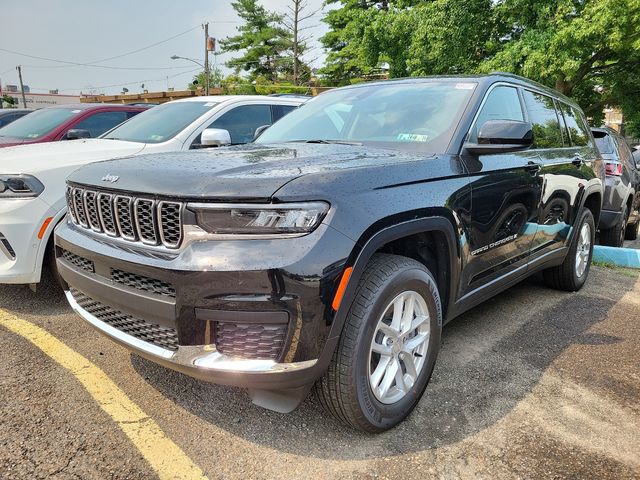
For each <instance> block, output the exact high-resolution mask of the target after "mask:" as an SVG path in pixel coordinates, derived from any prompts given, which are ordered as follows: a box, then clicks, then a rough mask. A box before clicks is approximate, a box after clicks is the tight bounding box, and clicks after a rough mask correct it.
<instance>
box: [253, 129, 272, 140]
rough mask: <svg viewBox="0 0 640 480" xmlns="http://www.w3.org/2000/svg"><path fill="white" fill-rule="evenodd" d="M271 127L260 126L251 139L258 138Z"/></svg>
mask: <svg viewBox="0 0 640 480" xmlns="http://www.w3.org/2000/svg"><path fill="white" fill-rule="evenodd" d="M270 126H271V125H260V126H259V127H258V128H256V131H255V133H254V134H253V139H254V140H255V139H256V138H258V137H259V136H260V135H262V133H263V132H264V131H265V130H266V129H267V128H269V127H270Z"/></svg>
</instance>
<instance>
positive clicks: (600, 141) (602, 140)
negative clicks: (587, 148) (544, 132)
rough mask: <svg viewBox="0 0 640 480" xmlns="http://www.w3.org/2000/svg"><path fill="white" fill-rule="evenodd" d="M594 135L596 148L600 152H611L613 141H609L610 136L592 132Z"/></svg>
mask: <svg viewBox="0 0 640 480" xmlns="http://www.w3.org/2000/svg"><path fill="white" fill-rule="evenodd" d="M594 133H595V132H594ZM598 133H599V132H598ZM594 137H595V139H596V146H597V147H598V150H600V153H613V143H612V142H611V137H610V136H609V135H607V134H599V135H598V134H594Z"/></svg>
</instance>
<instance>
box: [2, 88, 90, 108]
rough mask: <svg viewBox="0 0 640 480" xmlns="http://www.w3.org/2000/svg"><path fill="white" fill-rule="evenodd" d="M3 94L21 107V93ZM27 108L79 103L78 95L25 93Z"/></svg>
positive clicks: (6, 92) (5, 92)
mask: <svg viewBox="0 0 640 480" xmlns="http://www.w3.org/2000/svg"><path fill="white" fill-rule="evenodd" d="M3 93H4V95H7V96H9V97H13V99H14V100H15V105H16V106H17V107H19V108H23V107H24V104H23V102H22V95H20V93H14V92H8V91H6V90H5V91H4V92H3ZM24 96H25V98H26V100H27V108H44V107H51V106H52V105H67V104H70V103H80V97H79V96H76V95H50V94H48V93H25V94H24Z"/></svg>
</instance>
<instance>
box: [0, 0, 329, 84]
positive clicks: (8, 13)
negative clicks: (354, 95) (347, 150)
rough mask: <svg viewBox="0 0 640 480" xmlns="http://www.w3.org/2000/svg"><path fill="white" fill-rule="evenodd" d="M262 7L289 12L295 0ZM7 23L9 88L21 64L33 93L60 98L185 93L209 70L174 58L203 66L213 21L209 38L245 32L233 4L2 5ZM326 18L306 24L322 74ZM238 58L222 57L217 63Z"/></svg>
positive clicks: (2, 37)
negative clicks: (199, 74) (199, 73)
mask: <svg viewBox="0 0 640 480" xmlns="http://www.w3.org/2000/svg"><path fill="white" fill-rule="evenodd" d="M260 3H262V4H263V5H264V6H265V7H266V8H267V9H269V10H274V11H278V12H280V13H283V12H285V11H286V8H287V5H289V4H290V0H260ZM308 5H309V7H308V8H309V12H310V13H312V12H313V11H315V10H319V9H321V8H322V5H323V0H308ZM0 19H2V28H0V82H1V83H2V85H7V84H10V85H11V84H13V85H17V84H18V73H17V71H16V66H17V65H21V66H22V77H23V81H24V83H25V85H28V86H29V87H30V88H31V91H32V92H36V93H47V92H48V91H49V90H52V89H58V90H59V93H60V94H78V93H81V92H83V93H106V94H115V93H119V92H121V91H122V88H123V87H126V88H127V89H129V92H130V93H138V92H141V91H142V87H141V85H142V84H144V85H145V87H144V88H145V89H147V90H149V91H160V90H165V89H166V88H167V86H169V87H174V88H175V89H176V90H182V89H185V88H186V86H187V84H188V83H189V82H190V81H191V79H192V78H193V75H194V74H195V73H197V71H199V70H201V68H200V67H199V66H198V65H197V64H195V63H193V62H190V61H188V60H171V59H170V57H171V56H172V55H178V56H182V57H190V58H193V59H195V60H197V61H199V62H201V63H202V62H203V61H204V31H203V29H202V27H201V25H202V23H204V22H209V36H212V37H215V38H224V37H226V36H230V35H234V34H235V33H236V28H237V27H238V26H239V25H240V20H239V18H238V17H237V15H236V14H235V12H234V10H233V8H232V7H231V0H183V1H179V0H108V1H98V0H84V1H81V0H2V2H1V4H0ZM321 19H322V11H320V12H319V13H317V14H316V15H314V16H313V17H312V18H310V19H308V20H307V21H306V22H305V23H304V26H307V27H309V28H308V30H305V32H304V34H305V35H308V36H310V37H311V39H310V41H309V47H310V49H309V52H308V54H307V55H306V58H305V59H306V60H307V61H309V62H311V65H312V66H314V67H319V66H320V65H321V63H322V60H323V51H322V49H321V48H320V45H319V42H318V39H319V38H320V37H321V36H322V35H323V34H324V33H325V32H326V30H327V27H326V25H325V24H324V23H322V21H321ZM171 37H175V38H171ZM159 42H162V43H159ZM157 43H158V45H155V46H152V47H150V46H151V45H154V44H157ZM145 47H150V48H145ZM139 49H143V50H141V51H139V52H137V53H132V54H128V53H130V52H133V51H135V50H139ZM6 50H10V51H12V52H18V53H10V52H7V51H6ZM125 54H127V55H125ZM121 55H122V56H121ZM231 55H232V54H225V55H217V63H218V64H219V65H222V64H223V63H224V61H225V59H227V60H228V59H229V58H230V56H231ZM29 56H31V57H42V58H31V57H29ZM112 57H119V58H112ZM44 58H46V59H51V60H58V62H54V61H50V60H44ZM210 58H211V61H212V62H213V57H210ZM107 59H110V60H107ZM60 61H63V62H67V63H62V62H60ZM72 63H82V64H94V66H82V65H73V64H72ZM226 73H229V72H228V71H227V72H226Z"/></svg>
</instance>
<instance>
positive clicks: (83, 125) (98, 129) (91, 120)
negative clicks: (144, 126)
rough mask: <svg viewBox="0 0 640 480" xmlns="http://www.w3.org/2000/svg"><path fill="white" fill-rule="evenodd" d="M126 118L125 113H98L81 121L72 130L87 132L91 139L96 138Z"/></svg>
mask: <svg viewBox="0 0 640 480" xmlns="http://www.w3.org/2000/svg"><path fill="white" fill-rule="evenodd" d="M128 118H129V117H128V116H127V112H98V113H95V114H94V115H91V116H90V117H88V118H85V119H84V120H81V121H80V122H78V123H77V124H76V125H75V126H73V127H72V128H77V129H80V130H88V131H89V133H90V134H91V138H96V137H99V136H100V135H102V134H103V133H104V132H106V131H107V130H111V129H112V128H113V127H115V126H116V125H120V124H121V123H122V122H124V121H125V120H127V119H128Z"/></svg>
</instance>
